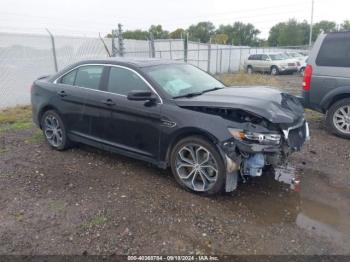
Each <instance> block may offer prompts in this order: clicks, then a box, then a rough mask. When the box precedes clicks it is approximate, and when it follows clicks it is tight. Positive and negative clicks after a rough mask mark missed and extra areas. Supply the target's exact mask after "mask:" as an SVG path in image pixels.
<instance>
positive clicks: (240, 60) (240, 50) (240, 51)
mask: <svg viewBox="0 0 350 262" xmlns="http://www.w3.org/2000/svg"><path fill="white" fill-rule="evenodd" d="M241 68H242V48H240V49H239V64H238V71H240V70H241Z"/></svg>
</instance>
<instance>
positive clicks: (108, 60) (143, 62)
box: [79, 57, 183, 67]
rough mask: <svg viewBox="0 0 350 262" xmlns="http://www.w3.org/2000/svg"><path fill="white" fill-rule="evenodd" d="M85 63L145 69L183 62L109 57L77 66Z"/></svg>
mask: <svg viewBox="0 0 350 262" xmlns="http://www.w3.org/2000/svg"><path fill="white" fill-rule="evenodd" d="M87 63H90V64H92V63H103V64H117V65H118V64H128V65H133V66H136V67H147V66H155V65H166V64H180V63H183V62H180V61H174V60H167V59H158V58H130V57H110V58H105V59H94V60H84V61H80V62H79V64H87Z"/></svg>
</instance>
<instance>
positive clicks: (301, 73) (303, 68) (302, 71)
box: [299, 67, 305, 76]
mask: <svg viewBox="0 0 350 262" xmlns="http://www.w3.org/2000/svg"><path fill="white" fill-rule="evenodd" d="M304 71H305V67H302V68H300V70H299V73H300V75H301V76H304Z"/></svg>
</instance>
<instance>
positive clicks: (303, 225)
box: [240, 169, 350, 251]
mask: <svg viewBox="0 0 350 262" xmlns="http://www.w3.org/2000/svg"><path fill="white" fill-rule="evenodd" d="M296 172H297V173H298V174H297V175H298V176H300V179H301V183H300V189H299V192H294V191H292V190H290V189H289V187H288V186H287V185H282V183H279V182H277V181H274V180H273V175H270V174H265V176H263V177H261V178H256V179H254V180H255V181H250V182H251V184H250V185H247V186H245V185H243V186H242V187H241V188H240V189H241V190H242V192H243V194H242V197H243V199H242V200H245V202H244V203H245V205H247V206H248V208H249V209H250V210H251V212H252V213H254V214H255V216H256V218H257V219H258V223H261V224H262V225H273V224H274V223H287V224H289V223H292V224H294V225H297V226H298V227H299V228H300V229H302V230H305V231H307V233H308V234H311V235H314V236H317V237H322V238H327V239H329V240H331V241H332V242H333V243H335V244H336V245H339V246H341V247H343V248H344V249H345V250H348V251H350V189H349V188H348V187H347V185H333V184H332V183H331V179H330V178H331V175H330V174H325V173H322V172H320V171H315V170H311V169H304V170H303V171H296ZM257 189H258V190H257ZM274 189H275V190H274ZM251 194H254V198H255V200H254V201H251V200H250V201H248V198H249V195H250V198H251ZM245 198H247V199H245Z"/></svg>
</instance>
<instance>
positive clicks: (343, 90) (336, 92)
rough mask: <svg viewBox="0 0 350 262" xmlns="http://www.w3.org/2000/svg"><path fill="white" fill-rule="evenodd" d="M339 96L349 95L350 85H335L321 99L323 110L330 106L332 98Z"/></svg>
mask: <svg viewBox="0 0 350 262" xmlns="http://www.w3.org/2000/svg"><path fill="white" fill-rule="evenodd" d="M337 96H339V97H340V98H342V97H344V96H345V97H350V86H342V87H337V88H335V89H333V90H332V91H330V92H329V93H327V95H325V96H324V97H323V99H322V100H321V103H320V105H321V108H322V110H324V111H327V110H328V108H329V107H330V106H331V104H332V102H333V101H334V98H335V97H337Z"/></svg>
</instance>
